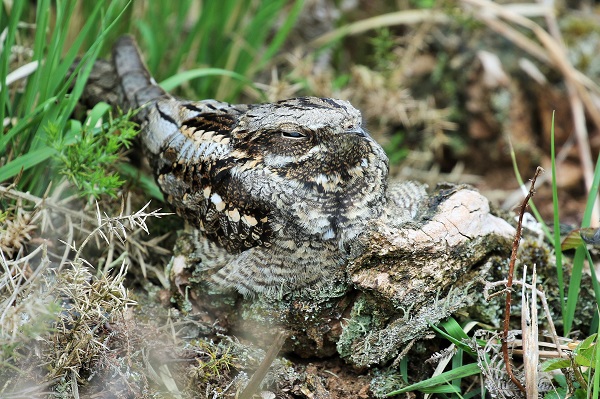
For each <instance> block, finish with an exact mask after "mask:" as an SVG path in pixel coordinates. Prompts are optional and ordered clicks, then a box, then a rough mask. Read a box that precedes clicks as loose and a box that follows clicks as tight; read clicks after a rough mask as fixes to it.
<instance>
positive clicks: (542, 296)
mask: <svg viewBox="0 0 600 399" xmlns="http://www.w3.org/2000/svg"><path fill="white" fill-rule="evenodd" d="M507 282H508V280H500V281H493V282H486V284H485V287H484V288H483V295H484V297H485V298H486V300H489V299H491V298H493V297H495V296H498V295H500V294H502V292H503V291H498V292H495V293H493V294H490V293H489V291H490V289H492V288H495V287H497V286H500V285H504V286H506V284H507ZM513 285H523V286H525V287H526V288H527V289H530V290H534V291H535V292H536V294H537V296H538V297H539V298H540V301H541V302H542V308H543V309H544V314H545V315H546V319H547V320H548V328H549V329H550V337H551V338H552V342H553V343H554V347H555V348H556V351H557V352H558V355H557V356H555V357H560V358H565V357H566V356H565V354H564V353H563V351H562V349H563V346H562V345H561V344H560V341H559V339H558V334H557V333H556V327H555V326H554V321H553V320H552V314H551V313H550V307H549V306H548V299H547V298H546V294H545V293H544V291H540V290H539V289H537V288H536V287H534V286H533V285H531V284H527V283H525V282H523V281H519V280H514V281H513ZM515 343H516V344H517V345H518V341H515ZM540 345H541V346H544V343H540ZM564 349H568V350H572V349H571V348H568V347H565V348H564ZM513 353H517V351H513Z"/></svg>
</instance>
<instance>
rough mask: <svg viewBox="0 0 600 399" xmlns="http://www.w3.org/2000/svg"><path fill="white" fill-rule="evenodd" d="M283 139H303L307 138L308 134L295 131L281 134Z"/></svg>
mask: <svg viewBox="0 0 600 399" xmlns="http://www.w3.org/2000/svg"><path fill="white" fill-rule="evenodd" d="M281 137H285V138H288V139H303V138H306V137H307V136H306V134H304V133H302V132H297V131H293V132H281Z"/></svg>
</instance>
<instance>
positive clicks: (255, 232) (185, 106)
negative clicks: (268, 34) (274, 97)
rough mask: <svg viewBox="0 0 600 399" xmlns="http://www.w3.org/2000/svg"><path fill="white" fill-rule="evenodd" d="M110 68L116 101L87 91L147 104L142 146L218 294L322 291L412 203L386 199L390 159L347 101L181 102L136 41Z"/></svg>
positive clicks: (120, 45)
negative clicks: (373, 227)
mask: <svg viewBox="0 0 600 399" xmlns="http://www.w3.org/2000/svg"><path fill="white" fill-rule="evenodd" d="M101 66H102V65H99V66H98V67H101ZM104 67H106V68H108V69H111V68H112V71H113V73H116V75H117V78H116V80H114V79H113V80H111V79H107V78H104V79H103V80H104V82H102V81H101V80H102V79H100V81H96V82H95V83H96V84H99V85H100V86H104V89H105V90H108V92H107V94H106V95H103V94H98V92H93V90H94V82H92V83H91V85H90V89H89V90H88V95H90V93H92V92H93V93H92V96H93V94H94V93H95V95H97V96H99V97H101V99H103V100H104V101H107V100H108V101H109V102H113V103H114V104H115V105H118V106H119V107H121V108H122V109H124V110H128V109H133V108H140V107H141V109H140V110H139V111H138V113H137V118H138V121H139V122H140V126H141V130H142V131H141V140H142V143H143V146H144V149H145V153H146V155H147V156H148V158H149V160H150V164H151V165H152V168H153V170H154V173H155V176H156V180H157V182H158V185H159V186H160V189H161V190H162V192H163V193H164V195H165V198H166V200H167V201H168V202H169V204H171V206H172V207H173V208H174V209H175V210H176V211H177V213H178V214H179V215H180V216H181V217H183V218H184V219H185V220H186V221H188V222H189V223H191V224H192V225H193V226H194V227H195V228H197V229H198V230H199V232H200V234H198V237H200V238H199V240H198V241H199V242H198V243H197V251H198V256H199V258H200V259H201V263H202V265H201V267H202V269H205V270H207V271H208V270H211V271H212V272H213V273H214V274H213V276H212V279H213V281H214V282H215V283H216V284H218V285H219V286H220V287H223V288H225V287H231V288H234V289H236V290H237V291H239V292H240V293H242V294H244V295H253V294H257V293H267V294H268V293H275V292H281V290H284V291H290V290H299V289H303V288H319V287H320V286H321V285H322V283H323V281H326V280H327V279H331V278H333V277H334V276H339V275H340V273H342V274H343V266H344V263H345V261H346V259H347V257H348V253H349V248H350V244H351V243H352V242H353V241H354V240H356V239H357V237H358V236H359V235H360V234H361V233H362V232H363V231H364V230H365V229H366V227H367V226H368V225H369V224H370V223H372V222H373V221H375V220H377V219H378V218H380V217H381V216H382V214H384V213H385V210H384V208H385V207H386V204H388V203H389V202H390V201H391V202H394V203H398V202H399V201H400V202H402V196H395V197H394V199H389V198H388V197H386V192H387V175H388V159H387V157H386V155H385V153H384V151H383V149H382V148H381V146H380V145H379V144H377V143H376V142H375V141H374V140H373V139H372V138H371V137H370V136H369V134H368V133H367V132H366V131H365V130H364V128H363V126H362V118H361V114H360V112H359V111H358V110H356V109H355V108H354V107H353V106H352V105H351V104H350V103H348V102H347V101H342V100H334V99H330V98H316V97H300V98H292V99H289V100H284V101H279V102H276V103H267V104H255V105H254V104H253V105H237V104H236V105H233V104H228V103H224V102H219V101H215V100H204V101H187V100H182V99H177V98H175V97H173V96H171V95H169V94H167V93H166V92H165V91H164V90H163V89H161V88H160V87H159V86H158V85H157V84H156V82H155V81H154V79H153V78H152V77H151V76H150V74H149V72H148V70H147V69H146V67H145V65H144V63H143V61H142V59H141V57H140V55H139V51H138V49H137V46H136V44H135V42H134V40H133V39H132V38H131V37H129V36H124V37H122V38H120V39H119V40H118V42H117V43H116V45H115V47H114V49H113V60H112V65H108V64H105V65H104ZM103 96H104V97H103ZM102 97H103V98H102ZM415 190H417V191H419V190H420V189H418V188H417V189H415ZM416 206H417V205H415V202H409V203H408V204H407V205H406V206H404V207H403V208H401V210H402V212H404V213H407V212H408V213H411V212H412V213H414V209H413V208H415V207H416Z"/></svg>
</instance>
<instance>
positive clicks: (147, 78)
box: [113, 35, 170, 110]
mask: <svg viewBox="0 0 600 399" xmlns="http://www.w3.org/2000/svg"><path fill="white" fill-rule="evenodd" d="M113 63H114V66H115V72H116V74H117V77H118V79H119V81H120V86H121V90H120V92H121V95H122V97H123V98H122V99H121V100H120V101H121V104H120V105H121V107H122V108H123V109H124V110H129V109H136V108H139V107H141V106H142V105H144V104H146V103H149V102H152V101H155V100H157V99H159V98H169V97H170V95H169V94H168V93H167V92H166V91H164V90H163V89H162V88H161V87H160V86H159V85H158V84H157V83H156V81H155V80H154V78H152V76H151V75H150V72H148V68H147V67H146V65H145V64H144V61H143V60H142V57H141V56H140V51H139V49H138V47H137V45H136V43H135V40H134V39H133V37H132V36H129V35H127V36H122V37H121V38H119V40H118V41H117V43H116V44H115V46H114V48H113Z"/></svg>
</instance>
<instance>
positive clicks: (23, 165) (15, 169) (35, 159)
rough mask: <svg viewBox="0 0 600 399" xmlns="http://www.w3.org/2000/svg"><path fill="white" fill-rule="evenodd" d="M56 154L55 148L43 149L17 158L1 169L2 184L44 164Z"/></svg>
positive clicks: (0, 180) (0, 179)
mask: <svg viewBox="0 0 600 399" xmlns="http://www.w3.org/2000/svg"><path fill="white" fill-rule="evenodd" d="M55 153H56V151H55V150H54V149H53V148H50V147H41V148H38V149H37V150H33V151H30V152H28V153H27V154H24V155H21V156H19V157H17V158H16V159H14V160H12V161H11V162H9V163H7V164H6V165H4V166H2V167H1V168H0V182H2V181H5V180H8V179H10V178H11V177H15V176H16V175H18V174H19V173H20V172H21V170H27V169H29V168H32V167H34V166H35V165H38V164H40V163H42V162H44V161H45V160H47V159H48V158H50V157H51V156H52V155H54V154H55Z"/></svg>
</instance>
